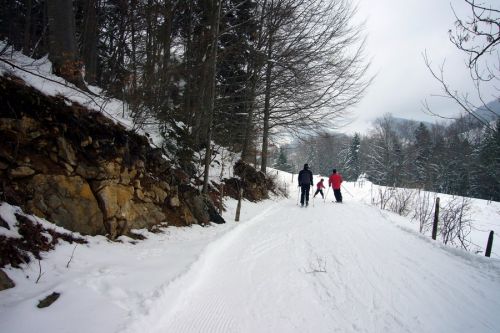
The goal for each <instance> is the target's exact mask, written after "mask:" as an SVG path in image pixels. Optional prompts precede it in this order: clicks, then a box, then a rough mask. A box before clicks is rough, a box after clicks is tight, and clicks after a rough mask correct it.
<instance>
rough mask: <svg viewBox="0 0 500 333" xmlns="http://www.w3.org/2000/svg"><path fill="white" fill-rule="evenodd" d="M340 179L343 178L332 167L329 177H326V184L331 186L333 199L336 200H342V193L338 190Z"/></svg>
mask: <svg viewBox="0 0 500 333" xmlns="http://www.w3.org/2000/svg"><path fill="white" fill-rule="evenodd" d="M342 181H343V179H342V176H341V175H340V173H337V170H336V169H333V171H332V174H331V175H330V178H328V186H330V187H332V188H333V194H334V195H335V200H336V201H337V202H342V193H341V192H340V186H341V185H342Z"/></svg>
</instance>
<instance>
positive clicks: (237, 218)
mask: <svg viewBox="0 0 500 333" xmlns="http://www.w3.org/2000/svg"><path fill="white" fill-rule="evenodd" d="M239 194H240V195H239V197H238V205H237V206H236V216H235V217H234V221H235V222H239V221H240V212H241V197H242V196H243V188H242V187H240V193H239Z"/></svg>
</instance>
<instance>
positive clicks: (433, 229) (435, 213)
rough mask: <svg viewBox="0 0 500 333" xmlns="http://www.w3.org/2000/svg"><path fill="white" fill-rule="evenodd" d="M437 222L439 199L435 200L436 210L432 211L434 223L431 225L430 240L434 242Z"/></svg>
mask: <svg viewBox="0 0 500 333" xmlns="http://www.w3.org/2000/svg"><path fill="white" fill-rule="evenodd" d="M438 220H439V197H437V198H436V209H435V210H434V223H433V224H432V239H434V240H436V235H437V230H438Z"/></svg>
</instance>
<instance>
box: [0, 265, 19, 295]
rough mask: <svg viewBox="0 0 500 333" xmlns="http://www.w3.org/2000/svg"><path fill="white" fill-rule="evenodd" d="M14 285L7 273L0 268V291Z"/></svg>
mask: <svg viewBox="0 0 500 333" xmlns="http://www.w3.org/2000/svg"><path fill="white" fill-rule="evenodd" d="M15 286H16V285H15V283H14V281H12V280H11V279H10V278H9V276H8V275H7V273H5V272H4V271H3V270H1V269H0V291H1V290H5V289H9V288H14V287H15Z"/></svg>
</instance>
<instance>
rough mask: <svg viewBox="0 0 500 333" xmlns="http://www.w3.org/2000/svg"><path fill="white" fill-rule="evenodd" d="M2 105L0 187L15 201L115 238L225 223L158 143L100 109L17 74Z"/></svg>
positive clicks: (3, 82) (2, 83)
mask: <svg viewBox="0 0 500 333" xmlns="http://www.w3.org/2000/svg"><path fill="white" fill-rule="evenodd" d="M0 105H2V107H1V108H0V137H1V138H2V140H1V141H0V186H1V187H0V192H2V193H3V198H5V199H6V201H8V202H9V203H11V204H15V205H19V206H21V207H22V208H23V209H25V210H26V211H27V212H31V213H34V214H36V215H38V216H40V217H43V218H47V219H48V220H50V221H53V222H54V223H56V224H58V225H60V226H63V227H65V228H67V229H69V230H72V231H77V232H80V233H82V234H90V235H96V234H107V235H108V236H109V237H110V238H115V237H117V236H119V235H122V234H127V233H128V232H129V231H130V229H134V228H151V227H153V226H155V225H157V224H159V223H161V222H168V223H169V224H171V225H179V226H185V225H191V224H195V223H199V224H205V223H208V222H209V221H212V222H217V223H223V222H224V220H223V219H222V218H221V217H220V216H217V215H213V214H208V213H207V212H212V211H215V209H214V207H213V204H212V203H211V202H210V201H207V200H206V199H204V198H203V197H202V196H201V195H200V193H199V192H198V191H197V190H196V189H195V188H193V187H191V186H189V185H188V182H189V179H188V177H185V176H186V173H184V172H183V171H182V170H175V169H174V168H172V167H171V165H170V163H169V162H168V161H167V160H165V159H164V158H163V157H162V153H161V151H160V150H159V149H154V148H151V147H150V146H149V143H148V140H147V139H146V138H145V137H143V136H139V135H137V134H135V133H133V132H129V131H127V130H125V129H124V128H123V127H122V126H120V125H117V124H115V123H113V122H112V121H111V120H110V119H108V118H106V117H104V116H103V115H102V114H101V113H99V112H94V111H90V110H88V109H85V108H83V107H81V106H79V105H76V104H73V105H70V106H68V105H67V101H65V100H64V99H63V98H62V97H48V96H45V95H42V94H40V93H39V92H38V91H36V90H35V89H33V88H30V87H27V86H26V85H24V83H23V82H21V81H20V80H19V79H17V78H13V77H0ZM7 105H8V106H9V107H6V106H7Z"/></svg>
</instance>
